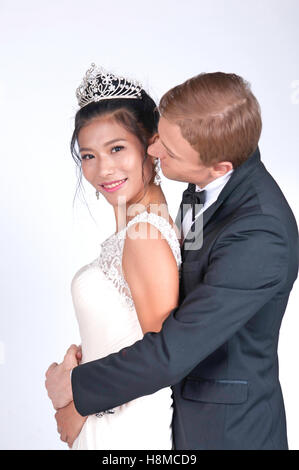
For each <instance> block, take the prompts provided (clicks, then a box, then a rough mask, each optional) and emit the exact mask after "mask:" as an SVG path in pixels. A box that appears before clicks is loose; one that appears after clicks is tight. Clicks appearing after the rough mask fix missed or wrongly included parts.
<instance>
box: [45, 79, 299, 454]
mask: <svg viewBox="0 0 299 470" xmlns="http://www.w3.org/2000/svg"><path fill="white" fill-rule="evenodd" d="M159 109H160V114H161V119H160V122H159V140H158V141H156V142H155V143H154V144H153V145H151V146H150V147H149V153H150V154H152V155H154V156H156V157H158V158H160V160H161V168H162V171H163V174H164V175H165V176H166V177H168V178H170V179H173V180H177V181H185V182H188V183H193V184H189V186H188V188H189V191H190V192H191V193H192V191H194V189H196V192H197V191H199V194H200V192H202V195H204V200H203V201H204V205H203V207H202V210H201V211H200V212H199V213H198V214H197V215H196V216H195V219H194V213H193V214H192V216H193V217H192V216H191V209H190V210H189V211H188V212H187V213H186V214H185V217H184V219H183V223H182V231H183V238H185V241H184V244H183V246H182V257H183V263H182V273H181V280H180V303H179V306H178V307H177V308H174V309H173V310H172V311H171V313H170V315H169V316H168V317H167V319H166V320H165V321H164V323H163V326H162V329H161V331H160V332H159V333H147V334H146V335H145V336H144V338H143V339H142V340H140V341H137V342H136V343H135V344H133V345H132V346H129V347H126V348H123V349H122V350H120V351H119V352H118V353H113V354H110V355H109V356H107V357H105V358H103V359H99V360H96V361H92V362H88V363H85V364H82V365H79V366H77V367H74V368H73V365H74V364H73V363H72V365H70V366H67V365H65V364H67V361H66V362H65V363H64V365H63V364H62V365H57V364H53V365H52V366H50V368H49V369H48V371H47V381H46V386H47V389H48V394H49V396H50V398H51V399H52V401H53V404H54V407H55V408H56V409H58V408H62V407H66V408H65V409H68V407H70V405H68V403H70V402H71V401H72V400H74V405H75V407H76V410H77V411H75V413H77V415H78V416H80V415H82V416H87V415H89V414H94V413H97V412H100V411H104V410H107V409H110V408H113V407H115V406H119V405H122V404H123V403H126V402H129V401H131V400H133V399H136V398H138V397H140V396H143V395H148V394H152V393H154V392H156V391H157V390H159V389H161V388H163V387H166V386H172V390H173V399H174V416H173V423H172V424H173V439H174V449H288V442H287V432H286V418H285V410H284V403H283V396H282V391H281V387H280V383H279V378H278V357H277V344H278V337H279V329H280V324H281V321H282V317H283V315H284V312H285V310H286V306H287V303H288V298H289V295H290V292H291V289H292V286H293V283H294V281H295V279H296V278H297V273H298V257H299V252H298V229H297V225H296V222H295V219H294V216H293V213H292V211H291V209H290V207H289V205H288V203H287V201H286V199H285V197H284V195H283V193H282V192H281V190H280V188H279V186H278V185H277V183H276V182H275V180H274V179H273V178H272V176H271V175H270V174H269V173H268V171H267V169H266V168H265V166H264V165H263V163H262V162H261V158H260V152H259V149H258V142H259V137H260V133H261V127H262V125H261V116H260V108H259V105H258V102H257V100H256V98H255V97H254V95H253V94H252V92H251V91H250V88H249V85H248V84H247V82H245V81H244V80H243V79H242V78H241V77H239V76H237V75H234V74H225V73H220V72H217V73H206V74H200V75H198V76H195V77H193V78H191V79H190V80H187V81H186V82H184V83H183V84H181V85H178V86H176V87H175V88H173V89H172V90H170V91H168V92H167V93H166V94H165V95H164V96H163V97H162V99H161V102H160V105H159ZM198 217H202V230H200V226H199V229H198V227H197V229H196V230H195V231H194V232H193V230H192V228H194V226H196V222H197V220H198ZM178 220H179V218H178ZM194 234H195V235H194ZM192 237H193V242H196V241H198V238H199V237H201V240H202V243H200V244H198V243H197V244H196V243H193V244H192V243H191V242H190V241H189V240H190V239H191V240H192ZM194 247H195V248H194ZM99 341H100V338H99ZM74 350H75V348H70V350H69V352H68V353H67V357H68V358H69V360H70V361H71V362H72V359H71V358H72V353H73V351H74ZM72 368H73V369H72ZM70 369H72V374H71V380H70ZM66 405H68V407H67V406H66ZM59 412H60V410H59V411H58V414H59ZM62 413H63V411H62ZM62 416H63V414H62ZM66 416H69V415H67V414H66ZM82 419H83V418H82ZM157 425H159V416H157ZM64 426H66V427H67V422H64V420H61V421H60V428H61V429H59V431H60V432H61V433H62V432H64V436H66V432H65V430H63V429H62V428H63V427H64ZM63 440H67V438H66V437H65V439H63Z"/></svg>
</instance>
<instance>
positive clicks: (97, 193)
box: [96, 190, 100, 199]
mask: <svg viewBox="0 0 299 470" xmlns="http://www.w3.org/2000/svg"><path fill="white" fill-rule="evenodd" d="M99 194H100V193H99V191H98V190H96V197H97V199H99Z"/></svg>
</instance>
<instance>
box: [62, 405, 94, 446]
mask: <svg viewBox="0 0 299 470" xmlns="http://www.w3.org/2000/svg"><path fill="white" fill-rule="evenodd" d="M87 418H88V416H81V415H80V414H79V413H78V411H77V410H76V408H75V405H74V402H73V401H72V402H71V403H70V404H69V405H67V406H65V407H64V408H60V409H59V410H58V411H57V413H55V419H56V421H57V431H58V432H59V434H60V439H61V440H62V441H63V442H67V444H68V446H69V447H70V448H71V447H72V445H73V443H74V440H75V439H76V437H77V436H78V435H79V433H80V431H81V429H82V427H83V424H84V423H85V421H86V420H87Z"/></svg>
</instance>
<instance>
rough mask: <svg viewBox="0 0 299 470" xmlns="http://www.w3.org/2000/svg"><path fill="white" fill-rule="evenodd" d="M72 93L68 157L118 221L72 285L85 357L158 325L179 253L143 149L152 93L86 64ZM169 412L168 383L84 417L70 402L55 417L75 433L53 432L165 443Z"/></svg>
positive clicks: (99, 442) (175, 289) (153, 163)
mask: <svg viewBox="0 0 299 470" xmlns="http://www.w3.org/2000/svg"><path fill="white" fill-rule="evenodd" d="M76 95H77V98H78V103H79V106H80V109H79V110H78V112H77V114H76V117H75V129H74V132H73V136H72V141H71V150H72V155H73V158H74V159H75V161H76V163H77V164H78V165H79V167H81V168H82V173H83V175H84V178H85V179H86V180H87V181H88V182H89V183H90V184H91V185H92V186H93V187H94V188H95V189H96V196H97V198H99V197H101V198H105V200H106V201H107V203H108V204H110V205H111V206H112V208H113V211H114V215H115V221H116V232H115V233H112V234H111V235H110V236H109V237H108V238H107V239H106V240H105V241H104V242H103V243H102V244H101V251H100V253H99V256H98V258H96V259H95V260H94V261H92V262H91V263H89V264H87V265H86V266H83V267H82V268H81V269H79V271H78V272H77V273H76V274H75V276H74V277H73V279H72V283H71V293H72V299H73V304H74V309H75V313H76V316H77V320H78V323H79V329H80V336H81V340H82V343H81V346H82V356H81V363H84V362H88V361H93V360H95V359H98V358H101V357H105V356H107V355H109V354H111V353H113V352H118V351H120V350H121V349H122V348H125V347H126V346H130V345H131V344H133V343H135V342H136V341H138V340H140V339H142V337H143V335H145V334H146V333H147V332H158V331H160V330H161V327H162V323H163V321H164V320H165V319H166V318H167V316H168V314H169V313H170V312H171V310H172V309H173V308H175V307H176V306H177V305H178V301H179V276H180V265H181V254H180V243H179V240H178V237H179V234H178V229H177V227H176V225H175V224H174V222H173V221H172V219H171V218H170V216H169V213H168V208H167V202H166V199H165V196H164V193H163V191H162V189H161V185H160V183H161V178H160V176H159V160H158V159H156V158H155V157H153V156H150V155H148V153H147V151H148V149H149V148H150V145H151V144H153V143H154V142H155V141H156V139H157V138H158V134H157V126H158V120H159V113H158V111H157V109H156V105H155V103H154V101H153V100H152V99H151V98H150V96H149V95H148V94H147V93H146V92H145V91H144V90H143V89H142V87H141V85H140V84H139V83H137V82H136V81H132V80H128V79H126V78H123V77H117V76H116V75H114V74H112V73H110V72H109V73H108V72H106V71H105V70H104V69H102V68H101V69H99V68H97V67H96V66H95V65H94V64H92V66H91V68H90V69H89V70H88V71H87V73H86V75H85V77H84V79H83V82H82V84H81V85H80V86H79V88H78V89H77V93H76ZM103 223H105V220H103ZM124 354H125V350H124ZM144 361H146V358H144ZM140 367H142V364H141V365H140ZM119 373H120V375H121V374H122V371H121V370H120V371H119ZM124 380H126V379H125V374H124ZM99 393H101V392H100V390H99ZM172 413H173V403H172V390H171V387H166V388H163V389H161V390H158V391H157V392H155V393H153V394H151V395H146V396H142V397H140V398H137V399H134V400H132V401H130V402H128V403H125V404H123V405H121V406H117V407H116V408H114V409H112V410H105V411H102V412H100V413H97V414H95V415H91V416H88V417H82V416H81V415H80V414H79V413H78V412H77V411H76V409H75V406H74V403H73V402H72V403H70V404H69V405H68V406H66V407H65V408H61V409H59V410H58V411H57V413H56V415H55V417H56V420H57V423H58V431H60V432H61V430H60V429H59V423H60V420H61V419H67V420H68V422H69V425H70V427H71V428H72V429H73V430H75V429H77V431H76V433H78V432H79V431H80V432H79V435H78V436H77V437H76V438H75V436H73V437H72V438H71V437H70V436H67V435H66V434H65V433H64V435H63V434H62V435H61V439H62V440H65V441H67V442H68V444H69V447H72V449H172V429H171V424H172ZM80 429H81V430H80ZM76 433H75V434H76ZM74 439H75V440H74Z"/></svg>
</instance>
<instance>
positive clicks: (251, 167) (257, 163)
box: [181, 147, 263, 261]
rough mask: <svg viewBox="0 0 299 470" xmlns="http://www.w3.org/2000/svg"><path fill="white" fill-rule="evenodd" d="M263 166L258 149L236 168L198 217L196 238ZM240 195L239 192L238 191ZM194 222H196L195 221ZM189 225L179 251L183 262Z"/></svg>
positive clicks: (186, 253)
mask: <svg viewBox="0 0 299 470" xmlns="http://www.w3.org/2000/svg"><path fill="white" fill-rule="evenodd" d="M261 166H263V164H262V162H261V157H260V152H259V148H258V147H257V149H256V150H255V151H254V152H253V154H252V155H251V156H250V157H249V158H248V159H247V160H246V161H245V162H244V163H243V164H242V165H240V166H238V167H237V168H236V169H235V170H234V172H233V174H232V176H231V178H230V179H229V181H228V182H227V184H226V185H225V186H224V188H223V189H222V191H221V192H220V194H219V196H218V198H217V200H216V201H215V202H214V203H213V204H212V205H211V206H210V207H208V209H206V210H205V211H204V212H203V213H202V214H201V215H200V216H199V217H202V227H201V228H200V229H199V231H198V233H197V234H196V236H197V237H200V236H201V235H203V234H202V232H204V229H205V228H206V227H207V225H208V224H209V222H210V221H211V220H214V217H213V216H214V214H215V213H216V212H217V211H218V209H219V208H220V207H221V205H222V204H223V202H224V201H225V200H226V199H228V198H229V196H230V195H231V194H232V193H233V192H234V191H236V190H240V189H239V188H240V185H242V183H243V182H244V181H245V180H247V179H248V178H252V177H253V174H254V173H255V171H256V170H257V169H258V168H259V167H261ZM240 193H241V190H240ZM195 222H196V220H195ZM195 222H193V224H192V225H191V227H190V229H189V231H188V233H187V234H186V237H185V241H184V242H183V244H182V245H181V250H182V258H183V261H185V260H186V258H187V257H188V253H189V250H186V251H185V250H184V247H185V242H186V243H188V242H189V243H190V242H191V241H192V234H191V233H192V229H193V226H194V223H195Z"/></svg>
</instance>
